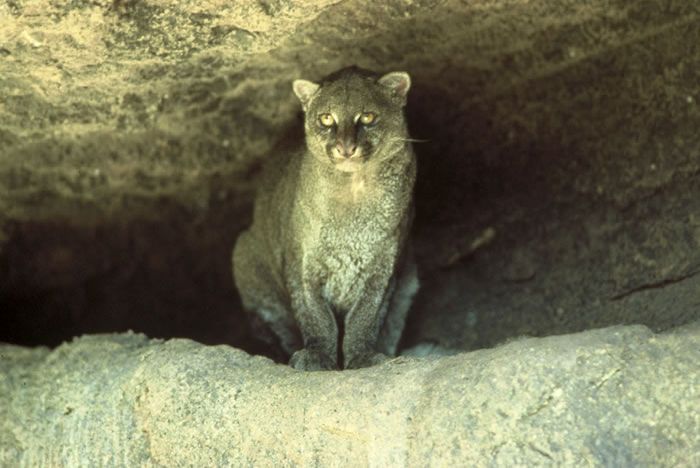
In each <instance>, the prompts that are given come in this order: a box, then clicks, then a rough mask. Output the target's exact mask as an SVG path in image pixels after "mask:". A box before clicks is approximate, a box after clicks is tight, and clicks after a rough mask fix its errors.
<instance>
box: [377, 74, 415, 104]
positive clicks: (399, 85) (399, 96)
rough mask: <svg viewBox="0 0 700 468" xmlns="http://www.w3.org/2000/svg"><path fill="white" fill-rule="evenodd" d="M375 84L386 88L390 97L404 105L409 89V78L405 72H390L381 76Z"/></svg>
mask: <svg viewBox="0 0 700 468" xmlns="http://www.w3.org/2000/svg"><path fill="white" fill-rule="evenodd" d="M377 83H379V84H380V85H382V86H384V87H386V88H387V89H389V91H390V92H391V96H392V97H393V98H395V99H396V100H398V101H399V103H400V104H401V105H402V106H403V105H406V95H407V94H408V90H409V89H410V88H411V77H410V76H409V75H408V73H406V72H391V73H387V74H386V75H384V76H382V77H381V78H379V80H377Z"/></svg>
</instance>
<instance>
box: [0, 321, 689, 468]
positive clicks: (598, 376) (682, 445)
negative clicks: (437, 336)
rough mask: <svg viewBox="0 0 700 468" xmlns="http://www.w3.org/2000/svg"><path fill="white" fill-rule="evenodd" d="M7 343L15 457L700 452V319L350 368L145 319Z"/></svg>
mask: <svg viewBox="0 0 700 468" xmlns="http://www.w3.org/2000/svg"><path fill="white" fill-rule="evenodd" d="M0 356H1V357H2V359H1V360H0V369H1V370H2V372H0V403H1V405H0V416H2V417H1V418H0V465H2V466H17V465H23V466H77V465H81V466H98V465H109V466H143V465H155V466H251V465H254V466H260V465H261V464H264V465H265V466H363V465H371V466H429V465H435V466H487V465H488V466H523V465H528V466H543V465H552V466H562V465H566V466H591V465H599V466H698V463H700V431H698V428H700V413H699V412H698V411H697V409H698V408H699V407H700V323H696V324H694V325H691V326H686V327H685V328H683V329H678V330H676V331H674V332H670V333H664V334H659V335H654V334H653V333H651V332H650V331H649V330H648V329H647V328H645V327H641V326H632V327H613V328H608V329H601V330H595V331H589V332H584V333H580V334H575V335H566V336H558V337H548V338H535V339H524V340H520V341H515V342H511V343H509V344H507V345H504V346H501V347H498V348H495V349H489V350H481V351H475V352H471V353H467V354H460V355H457V356H452V357H442V358H425V359H415V358H406V357H402V358H397V359H395V360H393V361H391V362H389V363H387V364H384V365H380V366H376V367H373V368H368V369H362V370H359V371H344V372H311V373H305V372H299V371H295V370H293V369H291V368H289V367H287V366H283V365H278V364H273V363H272V361H270V360H268V359H266V358H263V357H252V356H250V355H248V354H246V353H244V352H242V351H239V350H236V349H233V348H230V347H227V346H216V347H207V346H203V345H201V344H198V343H196V342H193V341H190V340H184V339H174V340H170V341H167V342H165V343H163V342H162V341H159V340H148V339H147V338H145V337H144V336H143V335H133V334H124V335H106V336H105V335H103V336H92V337H84V338H80V339H77V340H75V341H73V342H72V343H69V344H64V345H61V346H60V347H58V348H57V349H56V350H54V351H48V350H47V349H45V348H38V349H33V350H30V349H27V348H21V347H14V346H9V345H6V346H2V347H0ZM516 356H517V357H516Z"/></svg>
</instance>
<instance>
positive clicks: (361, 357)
mask: <svg viewBox="0 0 700 468" xmlns="http://www.w3.org/2000/svg"><path fill="white" fill-rule="evenodd" d="M389 359H391V358H390V357H389V356H387V355H386V354H382V353H377V352H375V351H368V352H365V353H361V354H358V355H356V356H353V357H352V358H351V359H348V360H347V362H346V363H345V368H346V369H359V368H361V367H371V366H376V365H377V364H381V363H383V362H386V361H388V360H389Z"/></svg>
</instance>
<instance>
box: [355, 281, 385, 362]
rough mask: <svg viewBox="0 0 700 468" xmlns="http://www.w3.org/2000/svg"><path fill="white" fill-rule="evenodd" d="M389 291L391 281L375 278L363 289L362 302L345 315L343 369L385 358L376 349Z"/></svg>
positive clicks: (382, 360) (381, 360)
mask: <svg viewBox="0 0 700 468" xmlns="http://www.w3.org/2000/svg"><path fill="white" fill-rule="evenodd" d="M393 290H394V281H393V279H391V280H387V279H383V278H382V279H380V278H375V279H374V281H371V282H369V283H368V284H367V285H366V286H365V291H364V294H363V295H362V299H361V300H359V301H358V302H357V303H356V304H355V305H354V307H353V308H352V310H350V312H349V313H348V314H347V315H346V316H345V335H344V337H343V360H344V361H345V362H344V368H345V369H357V368H361V367H370V366H373V365H375V364H380V363H381V362H384V361H386V360H387V359H388V356H387V355H385V354H382V353H380V352H379V351H378V350H377V340H378V338H379V330H380V328H381V326H382V322H383V321H384V319H385V317H386V313H387V308H388V306H389V301H390V299H391V295H392V293H393Z"/></svg>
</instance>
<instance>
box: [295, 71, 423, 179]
mask: <svg viewBox="0 0 700 468" xmlns="http://www.w3.org/2000/svg"><path fill="white" fill-rule="evenodd" d="M410 87H411V78H410V77H409V75H408V73H406V72H391V73H387V74H386V75H383V76H378V75H375V74H373V73H371V72H368V71H365V70H362V69H359V68H356V67H350V68H345V69H343V70H340V71H338V72H336V73H334V74H332V75H330V76H329V77H328V78H326V79H325V80H324V81H322V82H321V83H320V84H319V83H314V82H312V81H307V80H296V81H294V85H293V89H294V93H295V94H296V95H297V97H298V98H299V100H300V101H301V105H302V107H303V109H304V115H305V130H306V144H307V146H308V148H309V151H310V152H311V154H312V155H313V156H314V157H316V158H317V159H319V160H321V161H323V162H326V163H330V164H333V165H334V167H336V168H337V169H339V170H341V171H345V172H354V171H356V170H358V169H360V168H361V167H362V166H363V165H364V164H365V163H367V162H369V161H372V160H381V159H382V158H383V157H389V156H391V155H392V154H393V153H394V152H395V151H396V150H397V149H398V148H400V147H403V145H405V144H406V138H408V135H407V134H406V122H405V118H404V112H403V108H404V106H405V105H406V94H407V93H408V90H409V88H410Z"/></svg>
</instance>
